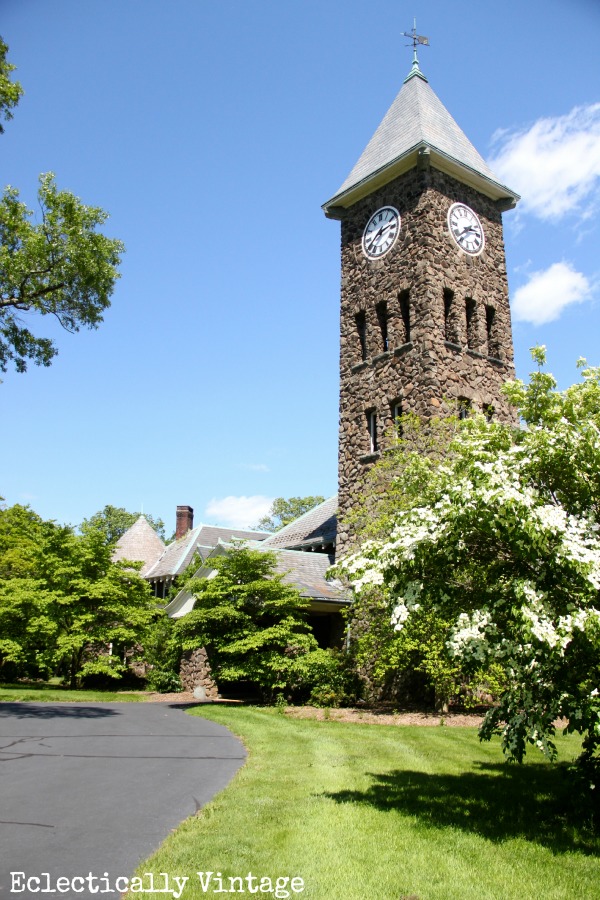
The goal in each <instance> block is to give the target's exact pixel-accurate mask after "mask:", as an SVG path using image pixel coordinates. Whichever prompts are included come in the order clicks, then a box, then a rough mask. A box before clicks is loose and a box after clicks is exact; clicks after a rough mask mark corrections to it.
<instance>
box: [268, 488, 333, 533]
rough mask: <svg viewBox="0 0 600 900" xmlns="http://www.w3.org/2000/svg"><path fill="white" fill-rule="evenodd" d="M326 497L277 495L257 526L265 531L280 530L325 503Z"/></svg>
mask: <svg viewBox="0 0 600 900" xmlns="http://www.w3.org/2000/svg"><path fill="white" fill-rule="evenodd" d="M324 500H325V497H321V496H320V495H316V496H314V497H288V498H287V499H285V498H284V497H276V498H275V500H273V505H272V506H271V509H270V510H269V512H268V514H267V515H266V516H263V517H262V519H259V521H258V524H257V526H256V527H257V528H260V529H262V530H263V531H279V530H280V529H281V528H284V527H285V526H286V525H289V524H290V522H293V521H295V519H298V518H299V517H300V516H303V515H304V513H307V512H309V511H310V510H311V509H314V508H315V506H318V505H319V503H323V501H324Z"/></svg>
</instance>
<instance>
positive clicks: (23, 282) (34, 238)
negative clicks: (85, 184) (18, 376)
mask: <svg viewBox="0 0 600 900" xmlns="http://www.w3.org/2000/svg"><path fill="white" fill-rule="evenodd" d="M6 51H7V47H6V44H5V43H4V42H3V41H1V39H0V118H2V117H4V118H5V119H8V118H11V117H12V112H11V110H12V108H13V107H14V106H15V105H16V104H17V103H18V100H19V97H20V96H21V93H22V88H21V86H20V85H19V84H18V82H12V81H11V79H10V77H9V76H10V73H11V71H13V70H14V66H13V65H12V64H11V63H8V62H7V60H6ZM1 130H2V129H1V128H0V131H1ZM39 181H40V184H39V190H38V204H39V210H40V220H39V222H37V223H34V222H33V221H32V218H33V212H32V211H31V210H29V209H28V208H27V206H26V205H25V204H24V203H22V202H21V201H20V200H19V192H18V190H17V189H16V188H14V187H10V186H9V187H7V188H6V189H5V190H4V193H3V196H2V197H1V198H0V371H2V372H6V370H7V367H8V364H9V363H10V362H12V363H14V366H15V368H16V370H17V371H18V372H25V371H26V369H27V363H28V361H32V362H33V363H35V364H36V365H42V366H49V365H50V364H51V362H52V359H53V358H54V357H55V356H56V354H57V352H58V350H57V349H56V347H55V345H54V343H53V341H52V340H51V339H50V338H43V337H36V336H35V335H34V334H33V333H32V332H31V331H30V330H29V328H28V327H27V326H26V325H25V324H24V323H23V313H25V314H30V313H35V314H38V315H40V316H48V315H49V316H53V317H54V318H55V319H56V320H57V321H58V322H59V323H60V324H61V326H62V327H63V328H64V329H65V330H66V331H69V332H72V333H73V332H77V331H79V330H80V329H81V328H97V327H98V325H99V324H100V322H102V314H103V312H104V311H105V310H106V309H108V307H109V306H110V299H109V298H110V296H111V294H112V292H113V290H114V287H115V283H116V280H117V278H118V277H119V274H118V271H117V269H118V266H119V264H120V261H121V254H122V253H123V249H124V248H123V244H122V243H121V242H120V241H118V240H115V239H114V238H108V237H106V236H105V235H104V234H102V233H100V231H99V230H98V229H99V227H100V226H102V225H103V224H104V223H105V221H106V219H107V218H108V216H107V213H105V212H104V211H103V210H102V209H100V208H99V207H95V206H85V205H84V204H83V203H82V202H81V200H80V199H79V198H78V197H76V196H75V195H74V194H72V193H69V192H68V191H60V190H58V188H57V186H56V183H55V179H54V175H53V174H52V173H47V174H45V175H41V176H40V179H39Z"/></svg>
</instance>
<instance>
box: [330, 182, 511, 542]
mask: <svg viewBox="0 0 600 900" xmlns="http://www.w3.org/2000/svg"><path fill="white" fill-rule="evenodd" d="M455 202H463V203H466V204H467V205H468V206H470V207H471V208H472V209H473V210H474V211H475V212H476V213H477V215H478V216H479V218H480V220H481V222H482V225H483V228H484V231H485V249H484V251H483V253H482V254H481V255H480V256H477V257H472V256H468V255H467V254H465V253H464V252H463V251H462V250H461V249H460V248H459V247H458V246H457V245H456V243H455V242H454V240H453V238H452V237H451V235H450V233H449V231H448V225H447V214H448V209H449V207H450V205H451V204H452V203H455ZM385 205H391V206H395V207H396V208H397V209H398V211H399V213H400V215H401V220H402V221H401V229H400V234H399V236H398V238H397V240H396V243H395V245H394V246H393V247H392V249H391V250H390V251H389V252H388V253H387V254H386V255H385V256H383V258H381V259H379V260H369V259H367V258H366V257H365V255H364V253H363V251H362V244H361V241H362V234H363V230H364V227H365V225H366V223H367V221H368V219H369V217H370V216H371V215H372V213H373V212H375V210H377V209H379V208H380V207H381V206H385ZM450 298H451V302H450ZM382 304H384V306H383V307H382ZM467 307H468V313H467ZM382 309H383V310H384V313H385V314H384V315H383V318H386V317H387V324H386V326H385V327H384V328H383V329H382ZM407 311H408V318H409V322H408V333H407ZM363 323H364V324H363ZM467 323H468V324H467ZM361 330H362V332H363V335H362V339H361V336H360V334H359V331H361ZM385 330H387V341H386V340H385V334H384V332H385ZM363 357H364V358H363ZM512 377H514V364H513V344H512V331H511V323H510V308H509V302H508V283H507V277H506V262H505V253H504V242H503V236H502V220H501V212H500V210H499V208H498V206H497V205H496V204H495V203H494V202H493V201H492V200H490V199H488V198H486V197H484V196H483V195H481V194H480V193H478V192H477V191H475V190H474V189H471V188H469V187H467V186H465V185H463V184H461V183H460V182H458V181H456V180H455V179H453V178H451V177H450V176H448V175H446V174H444V173H442V172H440V171H438V170H437V169H434V168H433V167H430V166H429V165H425V166H423V167H418V168H414V169H412V170H411V171H410V172H408V173H406V174H404V175H401V176H400V177H398V178H397V179H395V181H393V182H391V183H390V184H388V185H385V186H384V187H382V188H380V189H379V190H377V191H376V192H374V193H373V194H371V195H370V196H368V197H366V198H364V199H363V200H360V201H358V202H357V203H356V204H354V206H352V207H351V208H350V209H349V210H347V211H346V213H345V215H344V218H343V220H342V288H341V315H340V431H339V486H338V490H339V519H338V521H339V526H338V538H337V547H336V551H337V553H338V555H343V553H344V551H345V550H347V549H348V548H349V543H350V542H351V535H349V534H348V532H347V530H346V529H345V527H344V523H343V520H344V516H345V515H346V514H347V513H348V511H349V510H350V509H351V508H352V505H353V502H354V500H355V498H356V497H357V494H358V491H359V490H360V487H361V482H362V480H363V478H364V475H365V472H366V470H367V469H368V467H369V466H370V465H371V464H372V463H373V462H374V461H375V459H377V458H378V455H379V452H380V451H381V448H382V447H383V446H384V444H385V436H386V432H389V429H390V428H391V426H392V425H393V414H394V409H395V408H397V407H398V406H400V408H401V410H402V412H403V413H406V412H414V413H416V414H418V415H419V416H424V417H426V416H431V415H443V414H451V413H455V412H456V410H457V404H458V403H459V402H460V403H467V404H468V405H469V406H471V407H472V408H473V409H475V410H479V411H485V412H487V413H488V414H492V411H493V417H494V418H495V419H497V420H499V421H514V411H513V410H512V409H511V408H510V407H509V405H508V404H507V403H506V401H505V400H504V398H503V397H502V396H501V394H500V388H501V386H502V384H503V383H504V382H505V381H506V380H508V379H510V378H512ZM371 412H375V414H376V428H377V444H378V449H377V452H375V453H373V452H372V451H371V435H370V433H369V426H368V421H369V414H370V413H371Z"/></svg>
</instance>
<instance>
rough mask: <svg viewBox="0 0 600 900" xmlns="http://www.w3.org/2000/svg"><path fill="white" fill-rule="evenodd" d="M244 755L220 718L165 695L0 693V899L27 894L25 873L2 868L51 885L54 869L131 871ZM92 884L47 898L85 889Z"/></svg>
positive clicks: (66, 872) (60, 872) (68, 872)
mask: <svg viewBox="0 0 600 900" xmlns="http://www.w3.org/2000/svg"><path fill="white" fill-rule="evenodd" d="M244 759H245V751H244V748H243V746H242V744H241V743H240V742H239V741H238V740H237V738H235V737H233V735H231V734H230V732H228V731H227V729H226V728H223V727H222V726H220V725H216V724H215V723H213V722H209V721H208V720H205V719H201V718H196V717H192V716H188V715H186V714H185V712H184V709H183V708H178V707H177V706H176V705H174V704H165V703H93V704H88V705H82V704H75V703H43V704H42V703H40V704H32V703H0V847H1V848H2V850H1V854H0V897H1V898H4V897H7V898H8V897H15V898H16V897H21V898H29V897H30V896H33V895H34V893H36V895H37V892H36V891H35V888H37V886H38V885H37V882H35V881H32V882H30V884H29V888H30V890H27V889H25V890H18V891H17V890H11V887H12V888H15V887H19V886H20V885H25V887H26V882H24V880H23V879H22V878H20V877H19V878H18V879H16V880H15V878H14V877H13V876H12V875H11V873H12V872H22V873H25V876H26V877H36V876H37V877H40V875H41V874H42V873H50V874H49V884H48V886H49V887H50V888H53V887H54V888H55V889H56V885H55V883H54V882H55V881H56V879H57V878H59V877H65V878H69V879H72V878H73V877H74V876H87V875H88V873H93V874H94V875H96V876H98V877H102V876H104V874H105V873H108V878H109V880H110V881H111V882H114V880H115V879H116V878H117V877H119V876H131V875H132V873H133V871H134V869H135V868H136V866H137V865H138V864H139V863H140V862H141V861H142V860H143V859H145V858H146V857H147V856H149V855H150V854H151V853H152V852H153V851H154V850H156V848H157V847H158V846H159V845H160V844H161V843H162V841H163V840H164V839H165V838H166V837H167V835H168V834H169V832H170V831H171V830H172V829H173V828H175V827H176V826H177V825H179V823H180V822H182V821H183V820H184V819H186V818H187V817H188V816H190V815H192V814H193V813H194V812H196V811H197V809H199V808H200V807H201V806H203V805H204V804H205V803H206V802H207V801H208V800H210V798H211V797H212V796H213V795H214V794H216V793H217V792H218V791H220V790H221V789H222V788H223V787H225V785H226V784H227V783H228V782H229V780H230V779H231V778H232V777H233V775H234V774H235V772H236V771H237V770H238V769H239V767H240V766H241V765H242V763H243V762H244ZM201 850H202V848H201V847H199V857H198V867H199V868H202V865H201V863H202V859H201ZM47 881H48V879H46V877H45V876H44V877H43V878H42V880H41V882H40V885H39V887H40V892H41V893H42V894H43V895H44V896H48V894H47V893H46V891H45V890H44V888H45V887H46V885H47ZM92 884H94V882H86V885H88V887H85V888H84V890H83V891H81V890H80V889H79V888H80V886H81V885H82V882H81V881H77V882H74V887H75V891H64V892H63V891H62V890H59V891H56V892H54V897H55V898H58V897H65V898H67V900H71V898H73V900H74V898H79V900H81V897H88V896H90V897H91V896H92V894H93V893H94V891H92V890H91V888H90V886H91V885H92ZM62 885H63V886H65V887H66V882H62ZM107 885H108V882H103V883H102V884H101V883H100V882H98V887H99V888H100V890H101V892H102V893H103V894H104V896H106V897H107V898H110V897H111V896H112V898H114V900H117V898H118V896H119V893H118V892H116V893H106V892H104V891H103V890H102V887H103V886H107ZM88 889H89V892H88ZM165 896H168V895H165Z"/></svg>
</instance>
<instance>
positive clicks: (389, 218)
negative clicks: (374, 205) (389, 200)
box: [362, 206, 400, 259]
mask: <svg viewBox="0 0 600 900" xmlns="http://www.w3.org/2000/svg"><path fill="white" fill-rule="evenodd" d="M399 234H400V213H399V212H398V210H397V209H395V208H394V207H393V206H382V207H381V209H378V210H377V212H374V213H373V215H372V216H371V218H370V219H369V221H368V222H367V225H366V228H365V230H364V231H363V236H362V246H363V253H364V254H365V256H367V257H368V258H369V259H380V258H381V257H382V256H383V255H384V254H385V253H387V252H388V250H391V249H392V247H393V246H394V243H395V241H396V238H397V237H398V235H399Z"/></svg>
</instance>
